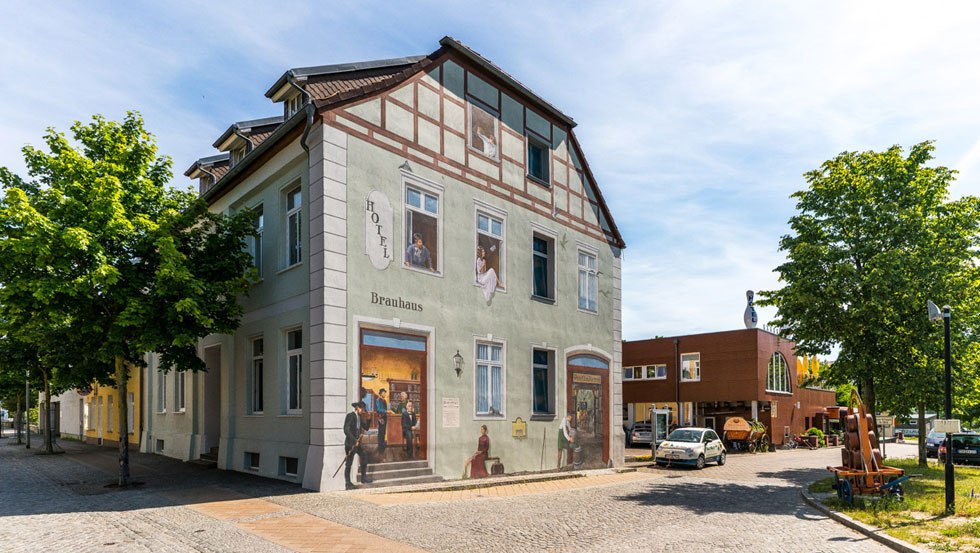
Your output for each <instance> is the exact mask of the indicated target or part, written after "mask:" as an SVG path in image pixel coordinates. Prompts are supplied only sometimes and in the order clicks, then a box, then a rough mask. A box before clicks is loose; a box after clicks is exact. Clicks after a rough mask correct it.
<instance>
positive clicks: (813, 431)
mask: <svg viewBox="0 0 980 553" xmlns="http://www.w3.org/2000/svg"><path fill="white" fill-rule="evenodd" d="M806 435H807V436H816V437H817V443H818V444H819V445H820V447H827V439H826V438H824V436H823V430H820V429H819V428H816V427H812V428H809V429H807V431H806Z"/></svg>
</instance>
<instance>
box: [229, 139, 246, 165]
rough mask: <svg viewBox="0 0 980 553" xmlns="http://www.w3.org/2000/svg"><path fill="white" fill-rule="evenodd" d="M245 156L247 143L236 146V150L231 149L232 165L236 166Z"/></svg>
mask: <svg viewBox="0 0 980 553" xmlns="http://www.w3.org/2000/svg"><path fill="white" fill-rule="evenodd" d="M244 158H245V145H244V144H243V145H241V146H240V147H238V148H235V149H234V150H232V151H231V166H232V167H234V166H236V165H238V162H240V161H241V160H242V159H244Z"/></svg>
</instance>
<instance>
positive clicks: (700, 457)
mask: <svg viewBox="0 0 980 553" xmlns="http://www.w3.org/2000/svg"><path fill="white" fill-rule="evenodd" d="M694 468H696V469H698V470H701V469H703V468H704V454H701V455H698V460H697V464H695V465H694Z"/></svg>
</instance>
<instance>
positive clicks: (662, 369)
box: [645, 364, 667, 380]
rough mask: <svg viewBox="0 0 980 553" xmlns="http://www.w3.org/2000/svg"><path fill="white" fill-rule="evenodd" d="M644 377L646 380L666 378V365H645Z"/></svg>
mask: <svg viewBox="0 0 980 553" xmlns="http://www.w3.org/2000/svg"><path fill="white" fill-rule="evenodd" d="M645 378H646V380H666V379H667V365H664V364H659V365H647V366H646V374H645Z"/></svg>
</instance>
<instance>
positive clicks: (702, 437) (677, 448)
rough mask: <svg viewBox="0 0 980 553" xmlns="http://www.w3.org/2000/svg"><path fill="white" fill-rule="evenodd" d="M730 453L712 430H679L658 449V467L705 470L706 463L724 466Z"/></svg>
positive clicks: (692, 428) (693, 428)
mask: <svg viewBox="0 0 980 553" xmlns="http://www.w3.org/2000/svg"><path fill="white" fill-rule="evenodd" d="M727 457H728V452H727V451H725V444H723V443H722V442H721V438H719V437H718V434H717V433H716V432H715V431H714V430H712V429H710V428H698V427H687V428H678V429H677V430H674V431H673V432H671V433H670V435H669V436H667V439H666V440H665V441H663V442H661V443H660V445H659V446H658V447H657V454H656V459H655V460H656V463H657V465H658V466H662V467H663V466H667V465H671V464H673V465H691V466H693V467H694V468H697V469H703V468H704V465H705V463H711V462H715V463H718V465H719V466H721V465H724V464H725V461H726V460H727Z"/></svg>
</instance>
